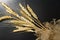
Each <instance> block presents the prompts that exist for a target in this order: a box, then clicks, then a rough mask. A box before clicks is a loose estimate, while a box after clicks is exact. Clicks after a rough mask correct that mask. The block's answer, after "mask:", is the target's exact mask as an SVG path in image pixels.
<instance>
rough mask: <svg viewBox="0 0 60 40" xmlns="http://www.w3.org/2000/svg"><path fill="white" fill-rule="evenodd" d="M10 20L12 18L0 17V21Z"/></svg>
mask: <svg viewBox="0 0 60 40" xmlns="http://www.w3.org/2000/svg"><path fill="white" fill-rule="evenodd" d="M11 18H13V17H11V16H3V17H0V21H2V20H5V19H11Z"/></svg>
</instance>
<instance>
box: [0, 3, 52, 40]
mask: <svg viewBox="0 0 60 40" xmlns="http://www.w3.org/2000/svg"><path fill="white" fill-rule="evenodd" d="M0 4H1V5H2V6H3V7H4V8H5V9H6V12H8V13H9V14H12V15H13V16H11V15H10V16H2V17H0V22H2V20H4V21H5V19H7V20H9V19H11V20H9V22H8V23H12V24H14V26H15V27H16V28H18V29H16V30H13V32H18V31H26V32H35V33H36V36H37V37H38V38H37V40H48V38H49V35H50V34H51V28H49V27H46V26H44V25H42V23H41V22H40V21H39V19H38V17H37V15H36V14H35V13H34V12H33V10H32V9H31V8H30V6H29V5H28V4H27V8H25V7H24V6H23V5H22V4H21V3H19V6H20V8H21V9H20V14H21V16H19V14H17V13H16V12H15V11H14V10H12V9H11V8H10V7H9V6H8V5H6V4H5V3H2V2H0ZM47 25H48V24H47ZM41 35H42V36H41Z"/></svg>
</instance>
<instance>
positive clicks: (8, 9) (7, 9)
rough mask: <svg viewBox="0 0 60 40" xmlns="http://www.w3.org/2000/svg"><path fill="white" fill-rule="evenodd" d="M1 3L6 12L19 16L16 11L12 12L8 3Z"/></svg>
mask: <svg viewBox="0 0 60 40" xmlns="http://www.w3.org/2000/svg"><path fill="white" fill-rule="evenodd" d="M1 4H2V5H3V7H5V8H6V11H7V12H8V13H10V14H12V15H14V16H16V17H18V18H20V16H19V15H18V14H17V13H16V12H14V11H13V10H12V9H11V8H10V7H9V6H8V5H6V4H5V3H2V2H1Z"/></svg>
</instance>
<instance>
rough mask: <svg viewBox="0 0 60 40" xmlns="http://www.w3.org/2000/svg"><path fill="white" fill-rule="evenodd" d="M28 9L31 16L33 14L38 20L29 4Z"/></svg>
mask: <svg viewBox="0 0 60 40" xmlns="http://www.w3.org/2000/svg"><path fill="white" fill-rule="evenodd" d="M27 9H28V10H29V12H30V14H31V15H32V16H33V17H34V18H36V19H38V17H37V15H36V14H35V13H34V12H33V10H32V9H31V8H30V6H29V5H28V4H27Z"/></svg>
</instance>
